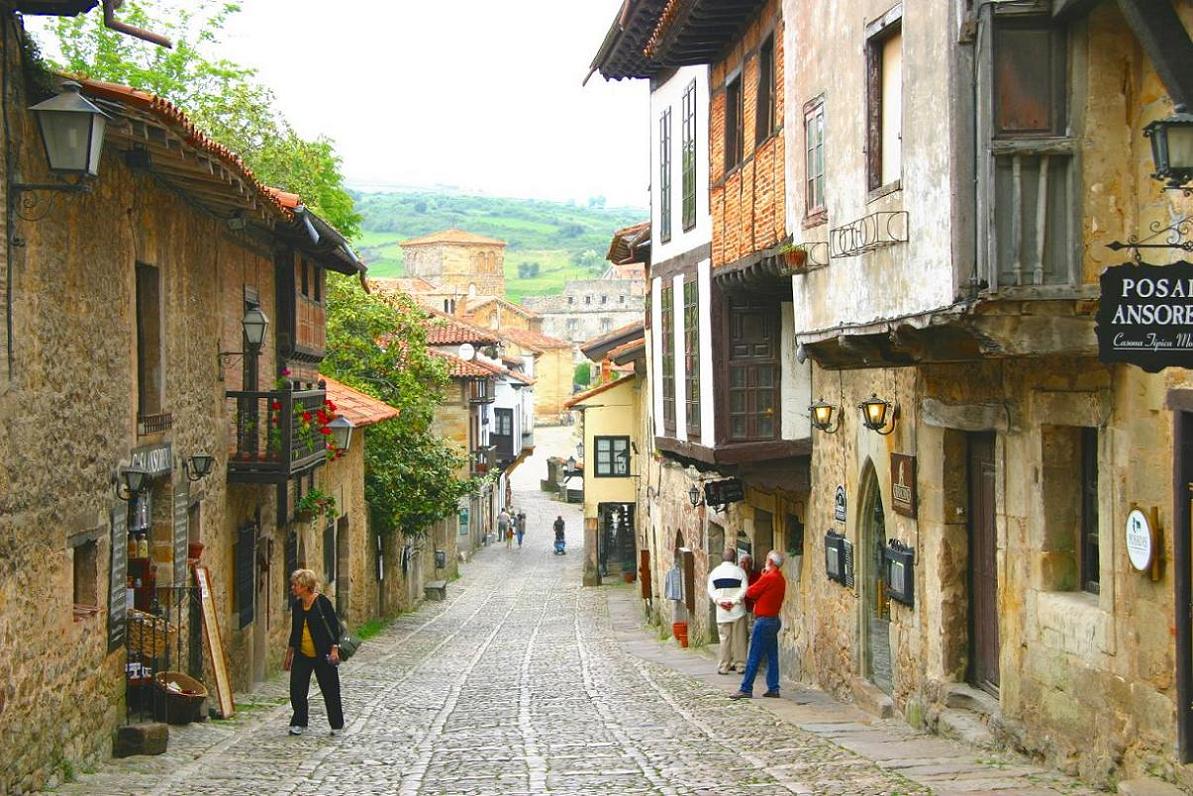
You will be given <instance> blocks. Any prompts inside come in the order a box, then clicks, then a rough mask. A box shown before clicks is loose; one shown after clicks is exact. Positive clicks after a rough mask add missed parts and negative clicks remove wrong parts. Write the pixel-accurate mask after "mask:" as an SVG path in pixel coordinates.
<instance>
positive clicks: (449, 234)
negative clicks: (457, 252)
mask: <svg viewBox="0 0 1193 796" xmlns="http://www.w3.org/2000/svg"><path fill="white" fill-rule="evenodd" d="M430 243H464V244H483V245H486V246H504V245H505V241H503V240H497V239H496V238H486V237H484V236H482V235H476V234H474V233H472V232H465V231H464V230H462V229H445V230H441V231H439V232H432V233H431V234H430V235H423V236H422V237H420V238H410V239H409V240H404V241H400V242H399V243H398V245H399V246H423V245H426V244H430Z"/></svg>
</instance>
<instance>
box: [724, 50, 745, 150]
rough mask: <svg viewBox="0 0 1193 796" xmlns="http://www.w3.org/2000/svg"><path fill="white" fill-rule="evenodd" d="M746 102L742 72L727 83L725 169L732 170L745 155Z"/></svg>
mask: <svg viewBox="0 0 1193 796" xmlns="http://www.w3.org/2000/svg"><path fill="white" fill-rule="evenodd" d="M745 115H746V109H745V102H744V96H743V95H742V91H741V72H740V71H739V72H738V73H737V75H736V76H734V77H733V78H731V79H730V80H729V82H728V83H726V84H725V171H727V172H728V171H731V170H733V169H734V168H736V167H737V166H738V164H740V163H741V161H742V158H743V157H744V154H743V153H744V144H745V142H744V141H743V140H742V139H743V138H744V137H745V136H744V128H745Z"/></svg>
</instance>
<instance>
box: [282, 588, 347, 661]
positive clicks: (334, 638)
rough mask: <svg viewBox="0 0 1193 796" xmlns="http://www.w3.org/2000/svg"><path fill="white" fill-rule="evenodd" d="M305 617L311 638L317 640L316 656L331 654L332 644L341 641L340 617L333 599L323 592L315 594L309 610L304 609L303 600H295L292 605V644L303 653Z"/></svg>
mask: <svg viewBox="0 0 1193 796" xmlns="http://www.w3.org/2000/svg"><path fill="white" fill-rule="evenodd" d="M320 615H322V617H323V618H322V619H320ZM303 619H307V620H308V621H307V624H308V625H309V626H310V629H311V638H312V639H314V641H315V653H316V656H317V657H323V656H324V655H330V654H331V646H332V645H333V644H339V643H340V619H339V617H338V616H336V609H335V606H333V605H332V604H331V600H329V599H327V598H326V597H324V596H323V595H322V594H317V595H315V601H314V602H313V603H311V610H310V611H309V612H308V611H304V610H302V600H297V599H296V600H294V602H293V603H292V606H291V620H290V646H291V647H293V648H294V652H295V654H301V653H299V650H300V649H302V620H303ZM329 634H330V635H329Z"/></svg>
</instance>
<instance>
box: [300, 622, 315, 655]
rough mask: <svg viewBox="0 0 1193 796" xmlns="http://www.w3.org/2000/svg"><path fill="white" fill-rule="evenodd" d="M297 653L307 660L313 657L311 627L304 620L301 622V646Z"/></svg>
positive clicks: (313, 647)
mask: <svg viewBox="0 0 1193 796" xmlns="http://www.w3.org/2000/svg"><path fill="white" fill-rule="evenodd" d="M298 651H299V652H301V653H302V654H303V655H305V656H306V657H308V658H314V657H315V639H314V638H312V637H311V625H310V622H309V621H308V620H306V619H303V620H302V644H300V645H299V647H298Z"/></svg>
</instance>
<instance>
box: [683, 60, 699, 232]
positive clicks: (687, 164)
mask: <svg viewBox="0 0 1193 796" xmlns="http://www.w3.org/2000/svg"><path fill="white" fill-rule="evenodd" d="M682 143H683V228H684V231H685V232H687V231H688V230H689V229H691V228H692V227H694V226H696V81H695V80H693V81H692V82H691V83H689V84H688V88H687V90H686V91H684V93H683V142H682Z"/></svg>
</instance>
